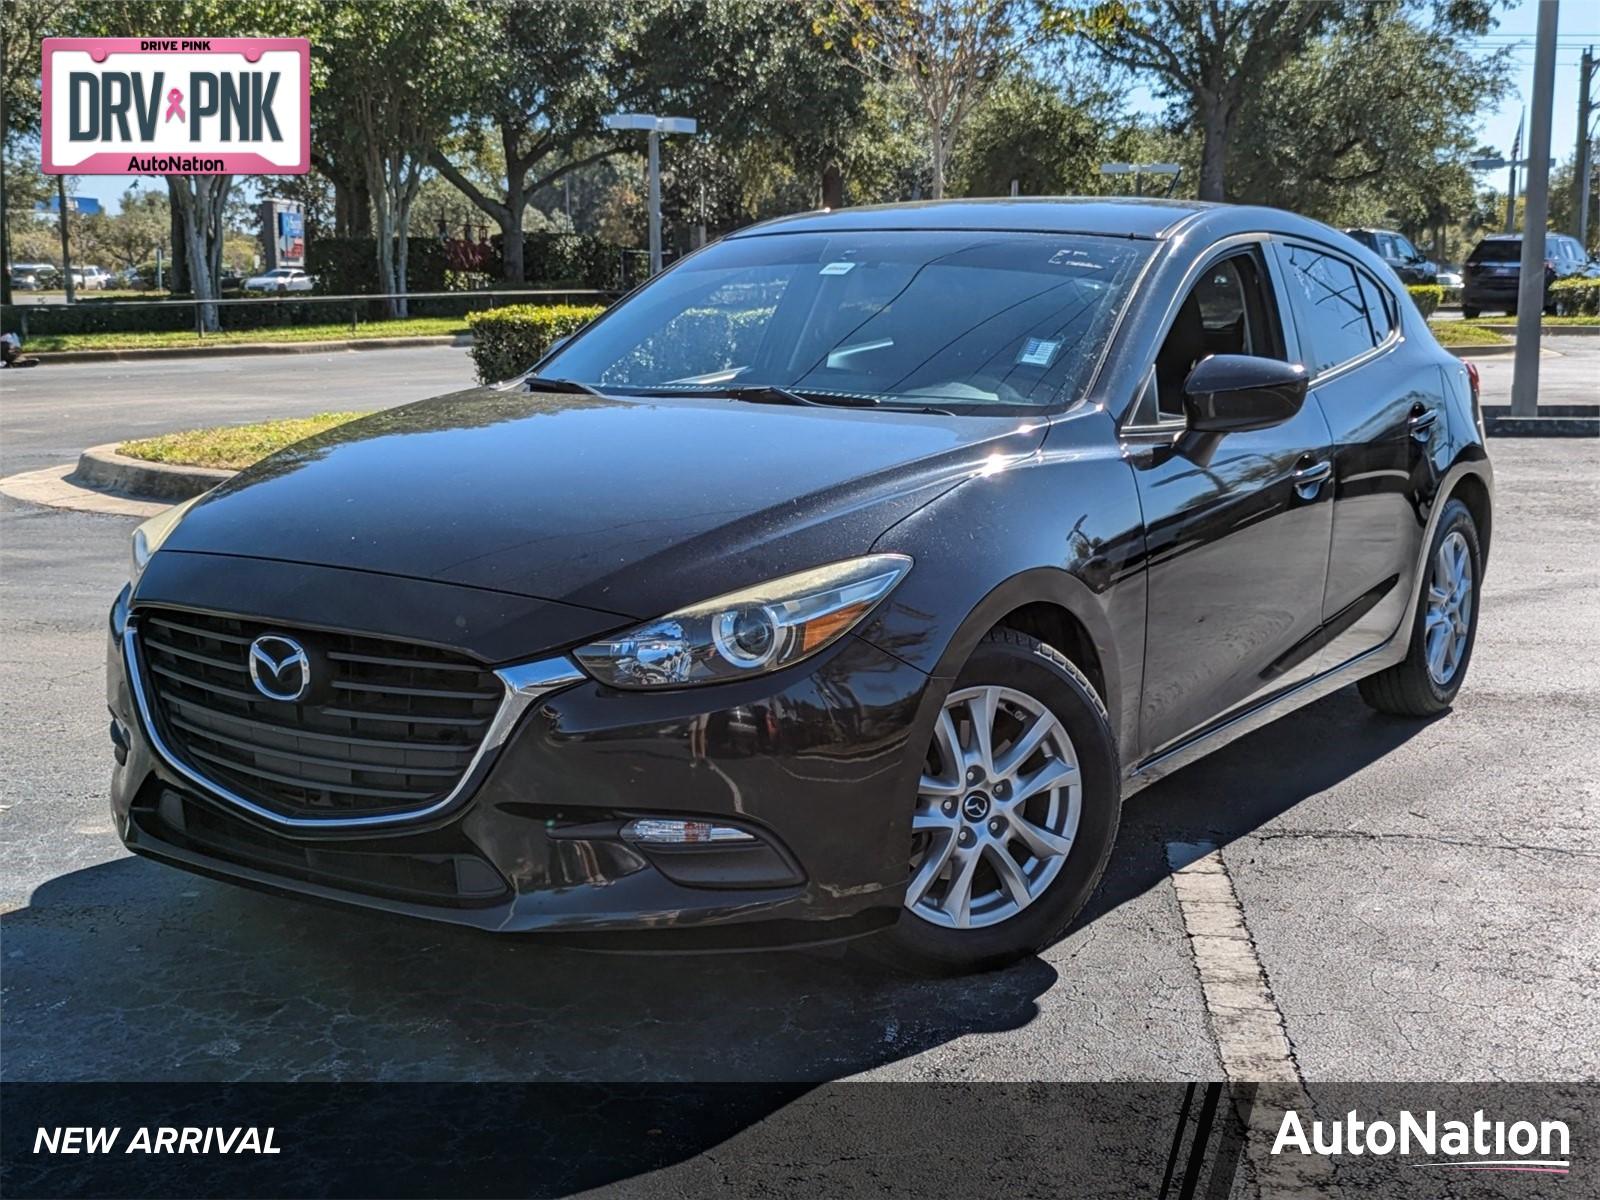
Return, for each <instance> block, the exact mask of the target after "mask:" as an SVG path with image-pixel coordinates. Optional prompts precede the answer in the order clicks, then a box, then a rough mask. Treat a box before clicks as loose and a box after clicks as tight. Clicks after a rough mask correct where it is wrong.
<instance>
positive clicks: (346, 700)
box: [138, 609, 505, 819]
mask: <svg viewBox="0 0 1600 1200" xmlns="http://www.w3.org/2000/svg"><path fill="white" fill-rule="evenodd" d="M262 634H279V635H287V636H289V637H292V638H294V639H295V640H296V641H297V642H299V643H300V644H301V645H303V646H304V647H305V649H306V651H307V653H308V655H309V656H310V658H311V662H312V672H313V687H312V690H311V692H310V693H309V694H308V695H307V696H306V698H305V700H304V701H302V702H300V703H289V702H284V701H280V700H270V699H267V698H266V697H264V696H262V695H261V694H260V693H259V692H258V691H257V690H256V688H255V685H254V684H253V683H252V682H251V678H250V669H249V653H250V644H251V643H252V642H253V641H254V640H255V639H256V638H257V637H259V636H261V635H262ZM138 643H139V651H140V655H141V667H142V671H141V673H142V674H143V676H144V683H145V687H146V689H147V692H148V700H149V702H150V707H151V710H152V713H153V714H154V716H155V719H156V721H157V723H158V724H159V726H160V733H161V736H162V739H163V740H164V741H165V742H166V743H167V745H168V747H169V748H170V749H171V750H172V751H173V753H175V754H176V755H178V756H179V757H180V758H181V759H182V760H183V763H184V765H185V766H187V767H188V768H189V769H190V770H192V771H194V772H196V773H198V774H200V775H201V776H203V777H205V778H206V779H209V780H211V781H213V782H215V783H217V784H219V785H221V786H222V787H224V788H226V789H228V790H230V791H233V792H235V793H237V794H238V795H240V796H242V797H244V798H245V799H248V800H251V801H254V802H256V803H258V804H260V805H262V806H263V807H266V808H268V809H269V810H271V811H273V812H277V813H280V814H282V815H285V816H290V817H325V818H330V819H332V818H347V817H359V816H372V815H380V814H387V813H395V812H400V811H404V810H410V809H417V808H423V807H426V806H427V805H429V804H430V803H433V802H435V801H438V800H439V799H441V798H443V797H444V796H447V795H449V793H450V792H451V791H452V790H453V789H454V788H455V786H456V785H457V784H458V783H459V782H460V781H461V778H462V776H463V775H464V774H465V773H466V770H467V767H468V765H469V764H470V763H471V761H472V756H473V755H474V754H475V753H476V752H477V749H478V747H479V745H480V744H481V743H482V742H483V739H484V735H485V734H486V733H487V732H488V729H489V725H490V722H491V721H492V720H493V719H494V715H495V710H496V709H497V708H498V707H499V705H500V702H501V700H502V699H503V698H504V696H505V688H504V686H503V685H502V684H501V683H500V680H499V678H498V677H497V676H496V675H495V674H494V672H493V671H489V670H486V669H485V668H483V667H482V666H480V665H478V664H477V663H474V662H471V661H470V660H467V659H464V658H460V657H458V656H456V655H452V654H449V653H446V652H444V651H440V650H435V649H433V648H431V647H428V646H419V645H415V644H413V643H410V642H397V641H390V640H388V639H383V638H371V637H357V636H353V635H350V634H335V633H322V632H314V631H301V630H295V629H289V628H285V627H283V626H281V625H264V624H260V623H258V622H252V621H243V620H236V619H234V618H232V617H216V616H210V615H207V614H203V613H193V612H186V611H179V610H167V609H141V610H139V612H138Z"/></svg>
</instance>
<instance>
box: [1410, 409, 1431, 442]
mask: <svg viewBox="0 0 1600 1200" xmlns="http://www.w3.org/2000/svg"><path fill="white" fill-rule="evenodd" d="M1438 420H1439V410H1438V409H1437V408H1424V407H1423V406H1422V405H1420V404H1419V405H1417V407H1416V408H1413V409H1412V410H1411V418H1410V419H1409V420H1408V421H1407V422H1406V428H1407V429H1409V430H1410V431H1411V436H1412V438H1413V439H1414V440H1415V441H1419V442H1426V441H1427V440H1428V437H1429V434H1430V431H1431V430H1432V429H1433V427H1434V424H1435V423H1436V422H1437V421H1438Z"/></svg>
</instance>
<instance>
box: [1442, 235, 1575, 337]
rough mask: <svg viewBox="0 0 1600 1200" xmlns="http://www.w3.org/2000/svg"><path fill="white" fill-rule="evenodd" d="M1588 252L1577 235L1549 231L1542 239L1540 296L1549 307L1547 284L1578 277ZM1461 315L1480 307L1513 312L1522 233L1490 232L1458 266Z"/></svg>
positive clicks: (1474, 313) (1472, 314) (1471, 313)
mask: <svg viewBox="0 0 1600 1200" xmlns="http://www.w3.org/2000/svg"><path fill="white" fill-rule="evenodd" d="M1588 261H1589V259H1588V255H1586V254H1585V253H1584V252H1583V247H1582V246H1580V245H1579V244H1578V239H1577V238H1572V237H1567V236H1566V235H1564V234H1560V233H1549V234H1546V235H1545V239H1544V297H1543V300H1542V304H1543V306H1544V308H1545V310H1546V311H1548V310H1549V308H1550V285H1551V284H1553V283H1555V282H1556V280H1558V279H1571V278H1575V277H1581V276H1582V275H1583V273H1584V268H1585V266H1586V265H1587V264H1588ZM1461 273H1462V277H1463V280H1462V288H1461V315H1462V316H1463V317H1466V318H1468V319H1469V320H1470V319H1471V318H1473V317H1475V316H1477V315H1478V314H1479V313H1481V312H1482V311H1483V310H1484V309H1486V308H1488V309H1498V310H1499V311H1501V312H1503V313H1506V314H1508V315H1513V316H1514V315H1515V314H1516V311H1517V289H1518V286H1519V281H1520V280H1521V278H1522V235H1521V234H1520V233H1491V234H1490V235H1489V236H1488V237H1486V238H1484V239H1483V240H1482V241H1480V242H1479V243H1478V244H1477V245H1476V246H1474V247H1473V248H1472V253H1471V254H1469V255H1467V261H1466V263H1465V265H1464V266H1463V267H1462V270H1461Z"/></svg>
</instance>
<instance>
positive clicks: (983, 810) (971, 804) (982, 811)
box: [961, 792, 989, 821]
mask: <svg viewBox="0 0 1600 1200" xmlns="http://www.w3.org/2000/svg"><path fill="white" fill-rule="evenodd" d="M961 813H962V815H963V816H964V817H966V818H967V820H969V821H981V820H983V818H984V817H986V816H988V815H989V797H987V796H985V795H984V794H983V793H982V792H969V793H967V796H966V798H965V799H964V800H962V801H961Z"/></svg>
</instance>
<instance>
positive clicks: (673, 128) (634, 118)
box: [601, 113, 699, 275]
mask: <svg viewBox="0 0 1600 1200" xmlns="http://www.w3.org/2000/svg"><path fill="white" fill-rule="evenodd" d="M601 124H602V125H604V126H605V127H606V128H607V129H642V130H644V131H645V132H646V133H648V134H649V135H650V139H649V140H650V199H649V205H650V274H652V275H658V274H660V273H661V135H662V134H663V133H693V132H694V131H695V130H696V129H697V128H699V126H698V125H697V123H696V122H695V119H694V118H693V117H658V116H656V115H655V114H654V113H612V114H611V115H610V116H609V117H605V118H602V120H601Z"/></svg>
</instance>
